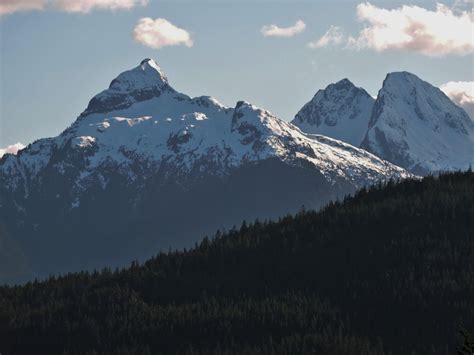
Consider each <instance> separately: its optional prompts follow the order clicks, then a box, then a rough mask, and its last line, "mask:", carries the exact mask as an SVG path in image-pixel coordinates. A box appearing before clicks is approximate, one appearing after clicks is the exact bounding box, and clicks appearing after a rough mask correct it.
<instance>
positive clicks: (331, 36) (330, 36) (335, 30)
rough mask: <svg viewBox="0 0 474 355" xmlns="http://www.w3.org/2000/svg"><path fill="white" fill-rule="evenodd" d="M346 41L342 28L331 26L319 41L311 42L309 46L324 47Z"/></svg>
mask: <svg viewBox="0 0 474 355" xmlns="http://www.w3.org/2000/svg"><path fill="white" fill-rule="evenodd" d="M343 41H344V35H343V33H342V29H341V28H340V27H338V26H331V27H330V28H329V30H327V31H326V33H325V34H324V35H323V36H322V37H321V38H320V39H318V40H317V41H315V42H309V43H308V47H309V48H313V49H314V48H322V47H326V46H328V45H338V44H341V43H342V42H343Z"/></svg>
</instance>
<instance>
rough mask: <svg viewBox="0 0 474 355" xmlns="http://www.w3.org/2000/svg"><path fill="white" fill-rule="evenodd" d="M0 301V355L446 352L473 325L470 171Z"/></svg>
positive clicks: (473, 182) (379, 190)
mask: <svg viewBox="0 0 474 355" xmlns="http://www.w3.org/2000/svg"><path fill="white" fill-rule="evenodd" d="M0 305H1V307H0V352H1V353H2V354H32V353H35V354H61V353H65V354H97V353H110V354H158V353H165V354H166V353H181V354H209V353H229V354H240V353H245V354H257V353H258V354H260V353H274V354H285V353H318V354H453V353H455V352H456V346H457V345H460V342H461V339H459V337H458V334H459V330H460V329H461V328H462V327H464V328H466V329H468V330H469V329H471V330H472V329H473V327H474V173H472V172H466V173H450V174H444V175H441V176H440V177H439V178H432V177H427V178H425V179H423V180H422V181H417V180H407V181H404V182H401V183H388V184H387V185H384V186H381V185H379V186H376V187H373V188H370V189H369V190H365V189H364V190H361V191H360V192H358V193H357V194H356V196H355V197H351V198H347V199H346V200H345V201H343V202H340V203H333V204H330V205H329V206H328V207H326V208H325V209H323V210H322V211H320V212H309V211H308V212H305V211H302V212H300V213H299V214H298V215H296V216H290V217H285V218H282V219H280V220H279V221H278V222H254V223H251V224H248V223H243V224H242V226H241V227H240V228H236V229H234V230H232V231H228V232H224V233H217V235H216V236H215V237H214V238H211V239H208V238H205V239H204V240H203V241H202V242H201V243H200V244H199V245H197V246H196V247H195V248H193V249H191V250H185V251H179V252H169V253H166V254H160V255H158V256H156V257H155V258H153V259H151V260H149V261H148V262H146V263H145V264H143V265H138V264H133V265H131V267H130V268H128V269H126V270H121V271H112V270H103V271H101V272H94V273H87V272H83V273H75V274H69V275H67V276H63V277H60V278H50V279H49V280H47V281H45V282H40V283H38V282H36V283H28V284H26V285H25V286H21V287H3V288H0Z"/></svg>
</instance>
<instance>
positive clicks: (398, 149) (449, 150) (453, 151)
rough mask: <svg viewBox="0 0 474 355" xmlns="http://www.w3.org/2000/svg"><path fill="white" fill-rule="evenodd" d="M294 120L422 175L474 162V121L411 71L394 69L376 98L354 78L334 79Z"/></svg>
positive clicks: (465, 166)
mask: <svg viewBox="0 0 474 355" xmlns="http://www.w3.org/2000/svg"><path fill="white" fill-rule="evenodd" d="M292 123H293V124H294V125H296V126H298V127H300V128H301V130H303V131H305V132H308V133H318V134H324V135H327V136H330V137H333V138H335V139H339V140H342V141H346V142H349V143H351V144H353V145H354V146H357V147H361V148H363V149H365V150H367V151H369V152H371V153H373V154H375V155H377V156H379V157H381V158H382V159H385V160H388V161H390V162H392V163H394V164H396V165H398V166H401V167H403V168H405V169H407V170H409V171H410V172H412V173H414V174H417V175H427V174H433V173H434V174H436V173H439V172H440V171H447V170H458V169H461V170H463V169H464V170H465V169H467V168H468V167H469V166H470V165H472V164H474V122H473V121H472V120H471V119H470V117H469V116H468V115H467V113H466V112H465V111H464V110H463V109H462V108H460V107H458V106H456V105H455V104H454V103H453V102H452V101H451V100H450V99H449V98H448V97H447V96H446V95H445V94H444V93H443V92H442V91H441V90H440V89H438V88H436V87H434V86H432V85H431V84H429V83H427V82H426V81H423V80H421V79H420V78H418V77H417V76H416V75H414V74H411V73H407V72H395V73H389V74H388V75H387V77H386V78H385V80H384V82H383V86H382V88H381V89H380V91H379V93H378V95H377V98H376V99H373V98H372V97H371V96H370V95H369V94H368V93H367V92H366V91H365V90H364V89H362V88H358V87H356V86H355V85H354V84H352V83H351V82H350V81H349V80H348V79H343V80H341V81H339V82H337V83H336V84H331V85H329V86H328V87H327V88H326V89H324V90H319V91H318V92H317V93H316V95H315V96H314V97H313V98H312V99H311V100H310V101H309V102H308V103H307V104H306V105H304V107H303V108H302V109H301V110H300V111H299V112H298V113H297V114H296V116H295V118H294V120H293V121H292Z"/></svg>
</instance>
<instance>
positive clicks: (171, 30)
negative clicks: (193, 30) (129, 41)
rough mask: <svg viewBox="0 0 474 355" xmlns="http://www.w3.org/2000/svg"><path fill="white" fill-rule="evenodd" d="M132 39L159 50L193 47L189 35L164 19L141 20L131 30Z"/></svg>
mask: <svg viewBox="0 0 474 355" xmlns="http://www.w3.org/2000/svg"><path fill="white" fill-rule="evenodd" d="M133 38H134V39H135V41H137V42H139V43H141V44H143V45H144V46H147V47H150V48H153V49H160V48H162V47H166V46H179V45H184V46H186V47H192V46H193V40H192V38H191V34H190V33H189V32H188V31H186V30H184V29H182V28H179V27H177V26H175V25H173V24H172V23H171V22H169V21H168V20H166V19H164V18H157V19H156V20H153V19H152V18H150V17H144V18H141V19H140V20H139V21H138V23H137V25H136V26H135V28H134V29H133Z"/></svg>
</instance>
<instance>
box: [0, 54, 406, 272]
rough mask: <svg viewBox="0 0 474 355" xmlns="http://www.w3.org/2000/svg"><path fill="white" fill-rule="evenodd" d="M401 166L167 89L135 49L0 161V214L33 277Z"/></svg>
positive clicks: (98, 261) (343, 187)
mask: <svg viewBox="0 0 474 355" xmlns="http://www.w3.org/2000/svg"><path fill="white" fill-rule="evenodd" d="M407 176H409V174H407V173H406V172H405V171H404V170H403V169H401V168H399V167H397V166H395V165H392V164H390V163H388V162H386V161H383V160H381V159H379V158H377V157H376V156H374V155H372V154H370V153H367V152H366V151H364V150H361V149H358V148H355V147H353V146H351V145H349V144H346V143H343V142H340V141H337V140H334V139H330V138H327V137H324V136H319V135H305V134H303V133H302V132H301V131H300V130H299V129H297V128H296V127H295V126H293V125H292V124H290V123H287V122H284V121H282V120H280V119H278V118H276V117H274V116H273V115H272V114H271V113H270V112H268V111H265V110H262V109H259V108H257V107H255V106H253V105H251V104H249V103H246V102H243V101H240V102H238V103H237V105H236V106H235V107H234V108H230V107H225V106H223V105H221V104H220V103H219V102H217V100H215V99H214V98H212V97H207V96H203V97H197V98H190V97H188V96H186V95H184V94H181V93H178V92H177V91H176V90H174V89H173V88H172V87H171V86H170V85H169V83H168V80H167V78H166V76H165V75H164V74H163V72H162V70H161V68H160V67H159V66H158V65H157V64H156V63H155V62H154V61H152V60H149V59H146V60H143V61H142V62H141V63H140V65H139V66H137V67H136V68H134V69H132V70H128V71H126V72H124V73H122V74H120V75H119V76H118V77H117V78H116V79H114V80H113V81H112V83H111V84H110V87H109V88H108V89H107V90H105V91H103V92H101V93H99V94H98V95H96V96H95V97H94V98H93V99H92V100H91V101H90V103H89V105H88V107H87V109H86V110H85V111H84V112H83V113H82V114H81V115H80V116H79V118H78V119H77V120H76V121H75V122H74V123H73V124H72V125H71V126H70V127H69V128H67V129H66V130H65V131H64V132H63V133H62V134H60V135H59V136H57V137H54V138H48V139H41V140H38V141H36V142H34V143H33V144H31V145H29V146H28V147H27V148H26V149H24V150H22V151H21V152H19V154H18V155H17V156H13V155H9V154H7V155H5V156H4V157H3V158H2V159H1V160H0V219H1V220H0V223H4V225H5V227H6V229H7V230H8V232H9V233H10V235H11V237H12V238H14V240H15V242H17V243H18V245H19V246H20V248H21V250H22V252H23V253H24V255H25V256H26V258H27V260H28V263H29V265H30V267H31V270H32V272H33V273H36V274H37V275H40V276H41V275H44V274H46V273H51V272H57V271H68V270H75V269H79V268H92V267H101V266H104V265H109V266H114V265H123V264H124V263H128V262H130V261H131V260H133V259H136V258H138V259H142V258H144V257H147V256H150V255H152V254H154V253H156V252H157V251H158V250H160V249H167V248H169V247H173V248H174V247H183V246H190V245H192V244H193V242H195V241H197V240H199V239H200V238H201V237H202V236H203V235H204V234H209V233H214V232H215V230H216V229H218V228H230V227H231V226H232V225H234V224H240V223H241V221H242V220H243V219H250V220H253V219H255V218H269V217H277V216H281V215H283V214H286V213H289V212H295V211H297V210H298V209H299V208H301V206H302V205H305V206H306V207H311V208H318V207H320V206H322V205H323V204H325V203H326V202H328V201H329V200H331V199H334V198H337V197H341V196H343V195H345V194H347V193H352V192H354V191H355V190H356V189H357V188H359V187H362V186H364V185H367V184H371V183H374V182H376V181H380V180H387V179H389V178H395V179H398V178H404V177H407Z"/></svg>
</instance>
